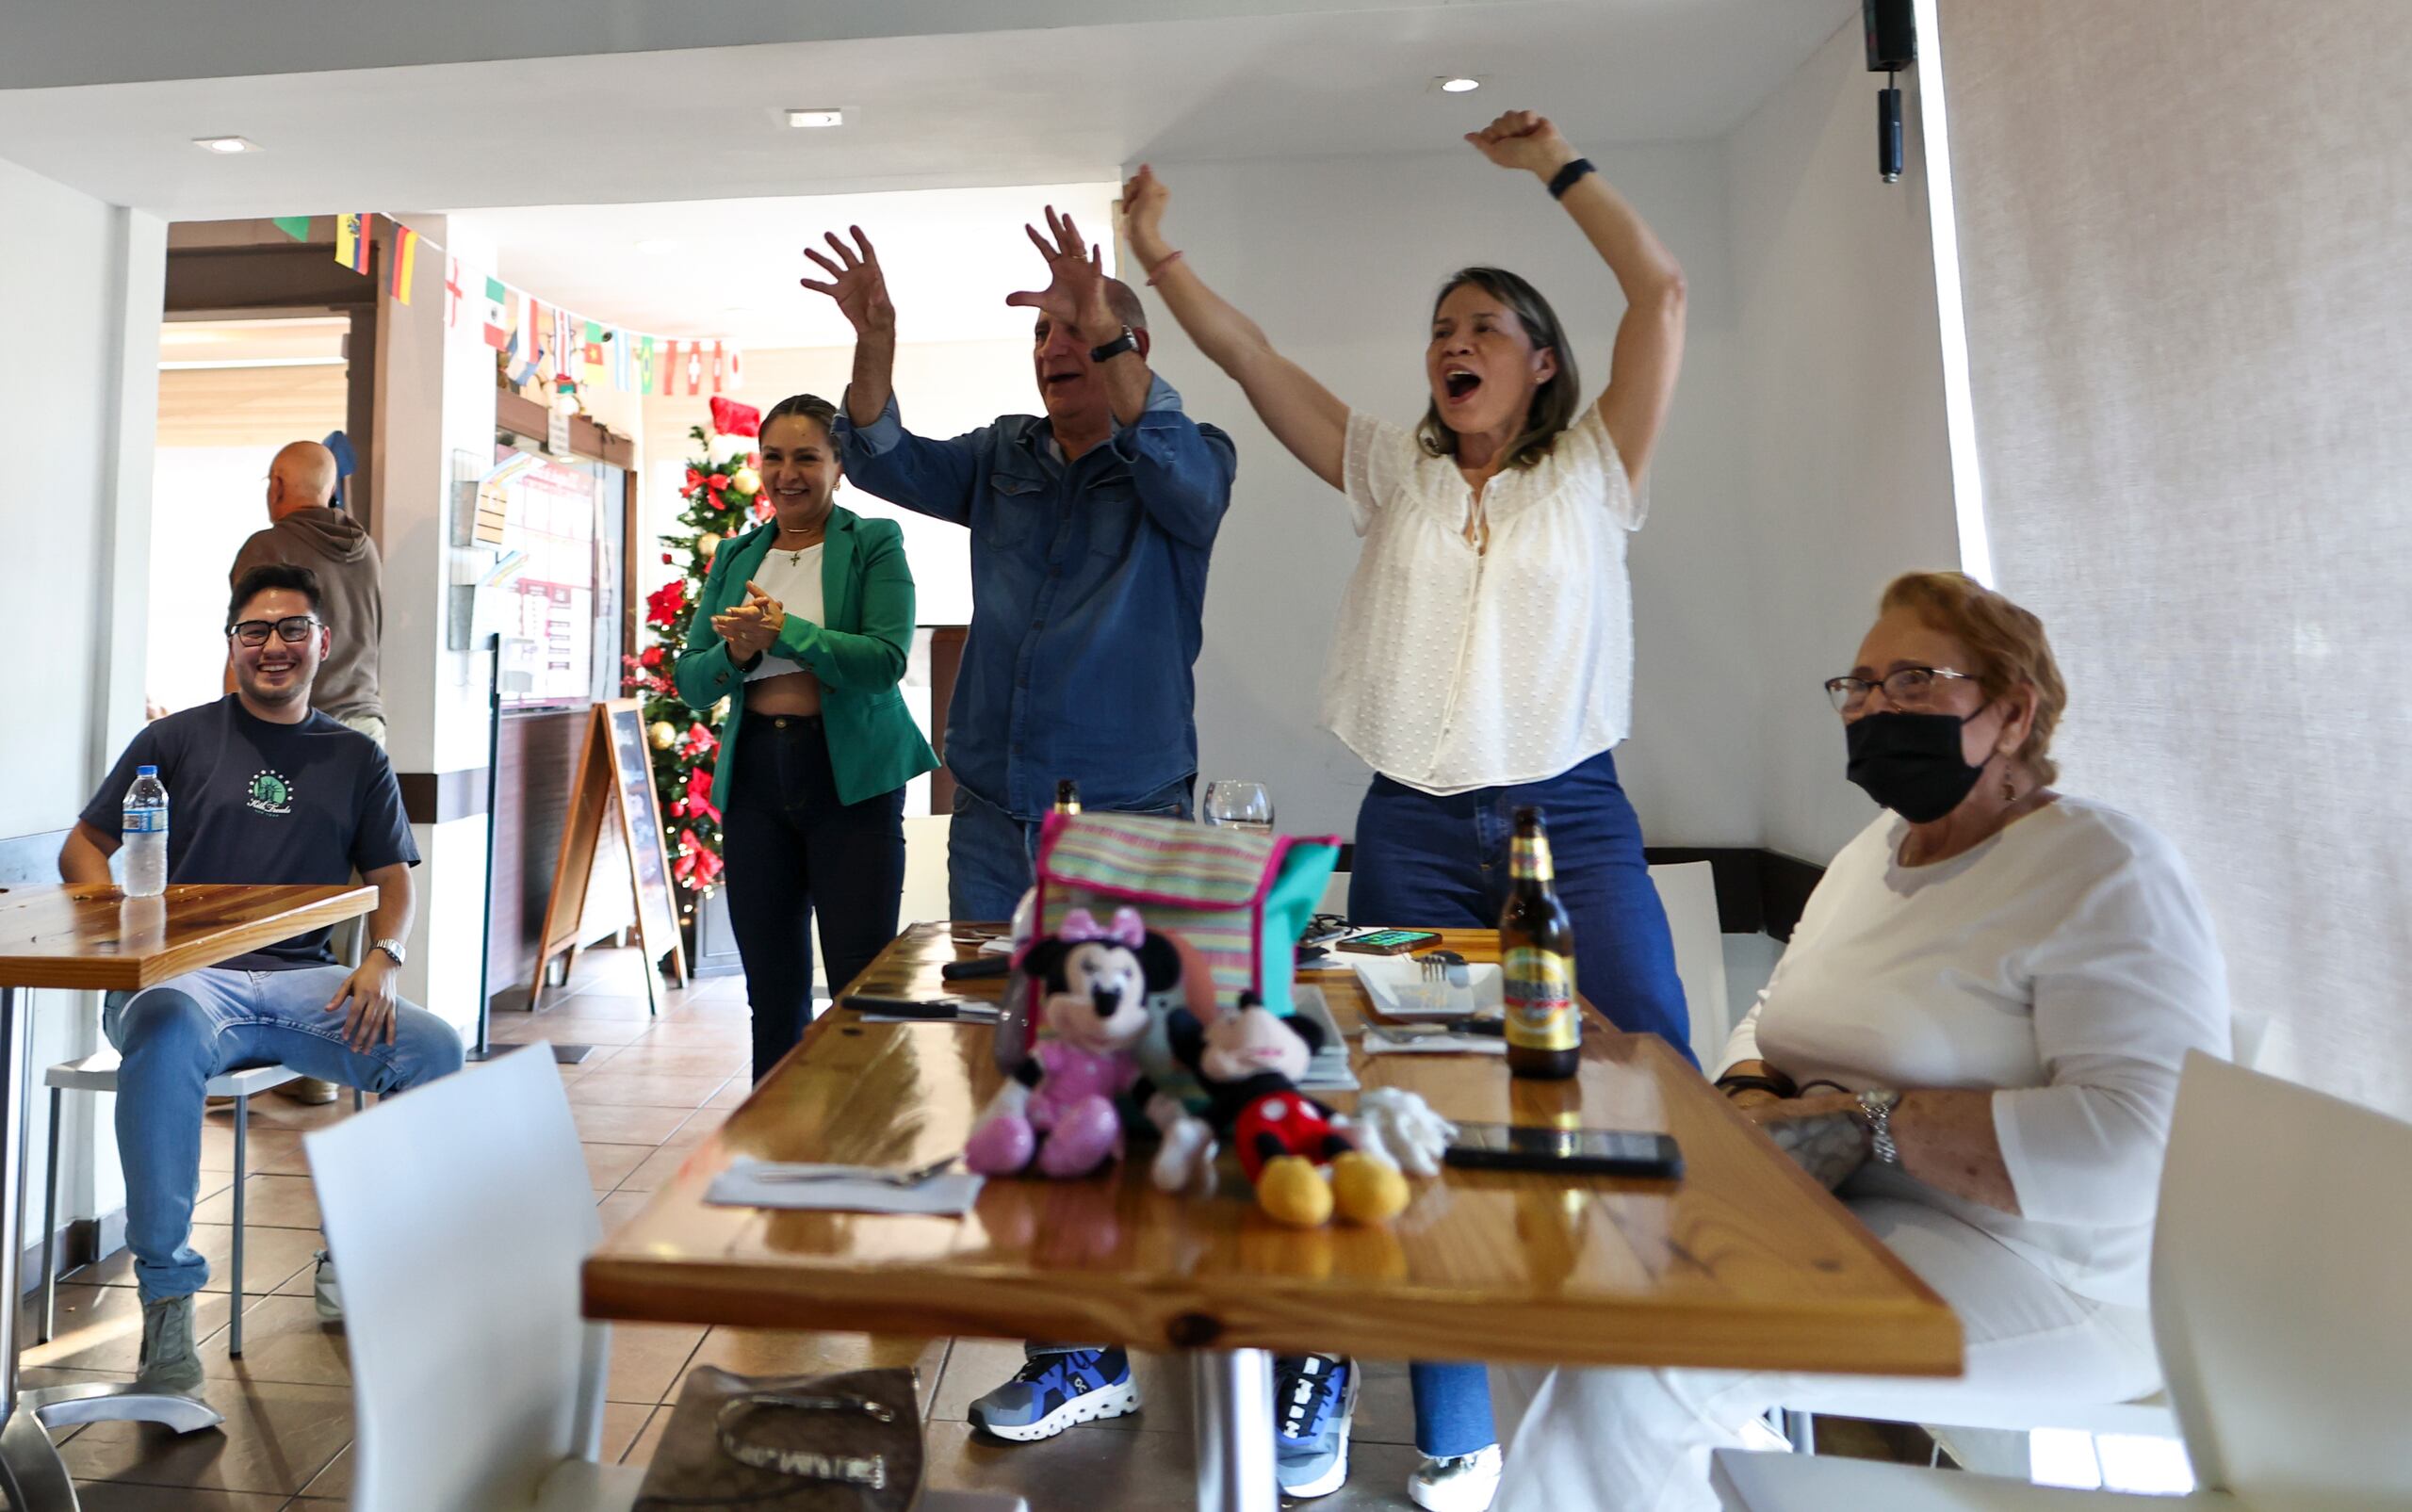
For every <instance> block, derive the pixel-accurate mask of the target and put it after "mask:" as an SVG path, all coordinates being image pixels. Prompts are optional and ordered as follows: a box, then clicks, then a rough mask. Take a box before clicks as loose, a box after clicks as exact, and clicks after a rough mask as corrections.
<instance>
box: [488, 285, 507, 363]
mask: <svg viewBox="0 0 2412 1512" xmlns="http://www.w3.org/2000/svg"><path fill="white" fill-rule="evenodd" d="M510 301H511V285H508V284H505V283H504V282H503V281H502V280H500V279H498V278H489V279H487V280H486V345H487V346H489V347H492V348H493V349H494V350H497V351H500V350H502V348H503V343H505V342H507V341H509V340H510V339H511V333H510V329H509V328H510V320H511V316H510V310H509V306H510Z"/></svg>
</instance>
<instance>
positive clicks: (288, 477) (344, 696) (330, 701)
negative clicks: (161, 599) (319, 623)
mask: <svg viewBox="0 0 2412 1512" xmlns="http://www.w3.org/2000/svg"><path fill="white" fill-rule="evenodd" d="M334 492H335V457H334V452H332V451H329V450H328V449H327V448H326V447H322V446H320V445H319V444H318V442H315V441H296V442H294V443H293V444H291V445H290V446H287V447H285V448H284V449H283V450H281V451H279V452H278V453H277V454H276V460H275V461H274V462H273V463H269V473H268V517H269V528H267V529H265V530H261V531H259V532H257V533H256V534H254V535H253V537H252V538H251V539H250V540H248V541H246V542H244V543H243V549H242V550H240V551H238V552H236V554H235V565H234V568H233V569H232V570H231V571H230V572H228V574H227V580H228V583H229V585H230V586H231V585H232V584H233V582H234V580H235V579H236V578H239V577H242V576H243V574H245V573H247V572H249V571H251V570H252V569H253V567H257V566H260V565H262V564H263V563H266V562H271V561H282V562H289V563H291V564H292V565H294V566H297V567H307V568H309V569H310V570H311V571H312V572H314V573H316V574H318V590H319V593H320V594H321V595H322V596H321V605H320V609H319V612H320V613H321V614H323V615H324V616H325V617H326V621H327V626H328V627H329V628H330V629H332V630H333V631H334V650H333V651H332V653H331V654H330V655H329V656H328V658H327V661H326V665H324V666H322V667H320V668H319V669H318V680H317V682H315V683H314V684H312V685H311V689H310V707H313V708H316V709H318V710H319V711H320V712H321V713H324V714H326V715H328V716H330V717H332V718H334V719H336V720H340V721H341V722H342V723H345V724H348V725H350V727H351V728H353V729H355V730H358V731H359V732H360V733H361V734H363V735H366V736H367V737H368V738H369V739H370V740H375V741H376V742H377V743H378V744H379V745H381V746H382V745H383V744H384V743H385V701H384V699H383V696H382V695H381V694H380V692H379V691H378V686H377V643H378V642H379V640H381V639H382V638H383V635H384V631H385V600H384V593H383V587H382V578H383V573H384V568H383V563H382V562H381V561H379V560H378V556H377V543H376V542H374V541H371V540H370V539H368V532H367V531H366V530H364V529H362V528H360V526H359V525H358V524H357V523H356V522H354V521H353V519H352V518H351V516H350V515H349V514H346V513H345V512H343V511H341V510H336V509H329V508H328V507H327V500H329V499H331V498H333V497H334ZM227 675H228V676H229V677H230V678H231V677H232V676H233V672H232V670H231V669H230V670H229V672H228V674H227ZM230 688H231V684H230Z"/></svg>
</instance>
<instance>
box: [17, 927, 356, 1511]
mask: <svg viewBox="0 0 2412 1512" xmlns="http://www.w3.org/2000/svg"><path fill="white" fill-rule="evenodd" d="M376 905H377V889H376V888H374V887H355V886H335V887H235V886H183V887H170V888H169V889H168V891H167V895H166V896H165V897H163V898H126V897H124V896H123V895H122V894H121V893H120V892H119V891H118V889H117V888H115V887H85V886H59V885H57V884H45V885H42V886H6V887H0V1049H5V1054H6V1065H5V1068H4V1069H0V1297H5V1298H7V1299H8V1301H9V1303H10V1305H9V1306H7V1307H0V1495H5V1496H6V1497H7V1498H8V1505H9V1506H10V1507H11V1508H14V1509H16V1512H54V1509H59V1508H64V1509H67V1512H73V1508H74V1506H75V1486H74V1482H73V1480H71V1479H70V1478H69V1476H68V1474H67V1467H66V1466H65V1464H63V1463H62V1462H61V1461H60V1459H59V1457H58V1451H57V1449H55V1448H54V1447H52V1445H51V1441H50V1435H49V1434H48V1433H47V1432H46V1431H45V1425H49V1426H57V1425H60V1424H63V1423H91V1422H97V1421H101V1420H104V1419H136V1420H139V1421H142V1422H146V1423H166V1424H167V1425H168V1426H170V1427H171V1428H174V1429H176V1430H177V1431H179V1432H185V1433H189V1432H191V1431H192V1430H193V1429H195V1428H204V1427H208V1426H209V1425H211V1424H212V1423H218V1422H220V1421H221V1420H220V1415H219V1414H218V1413H217V1412H216V1411H215V1410H214V1409H213V1408H211V1407H210V1406H209V1404H208V1403H206V1402H204V1401H203V1400H201V1399H200V1398H199V1397H197V1396H179V1395H171V1394H156V1393H149V1392H139V1391H136V1390H133V1389H132V1388H131V1387H126V1386H111V1385H83V1386H62V1387H48V1388H44V1389H42V1390H33V1391H25V1392H22V1393H21V1392H19V1391H18V1390H17V1348H18V1338H17V1326H18V1319H19V1309H17V1308H16V1307H15V1306H14V1301H15V1299H16V1298H17V1297H18V1296H19V1295H21V1294H22V1293H21V1291H20V1288H19V1285H18V1275H17V1269H18V1260H19V1256H20V1253H21V1245H22V1243H23V1239H22V1235H23V1211H22V1206H21V1205H22V1203H23V1201H24V1185H25V1116H26V1114H27V1112H28V1111H29V1110H30V1109H31V1107H32V1106H33V1065H32V1062H31V1059H30V1057H29V1054H28V1052H27V1048H26V1040H27V1037H28V1036H27V1033H26V1025H25V1016H24V1014H21V1013H19V1012H18V1001H17V994H18V990H19V989H20V988H27V989H30V988H36V987H64V988H70V989H74V988H84V989H97V990H104V991H111V990H115V991H138V990H139V989H141V988H143V987H152V986H156V985H158V984H160V983H162V982H166V981H169V980H171V978H174V977H179V976H182V975H184V974H185V973H186V972H187V971H193V970H198V969H200V968H201V967H207V966H215V965H217V964H218V963H219V962H220V961H224V960H228V959H230V958H232V957H234V956H237V955H241V954H244V953H246V952H247V951H253V950H257V949H258V948H259V947H261V946H263V945H273V944H275V943H276V942H277V941H279V940H284V939H290V938H292V937H293V936H294V935H306V934H308V933H309V932H310V931H312V930H314V929H321V928H325V927H327V926H329V925H333V924H339V923H341V922H343V921H344V920H345V919H356V918H358V917H359V916H361V915H363V914H366V913H367V912H369V911H370V910H371V909H373V908H375V907H376ZM50 1237H51V1236H49V1235H47V1234H45V1235H43V1236H42V1241H43V1242H44V1243H45V1244H47V1243H49V1242H50Z"/></svg>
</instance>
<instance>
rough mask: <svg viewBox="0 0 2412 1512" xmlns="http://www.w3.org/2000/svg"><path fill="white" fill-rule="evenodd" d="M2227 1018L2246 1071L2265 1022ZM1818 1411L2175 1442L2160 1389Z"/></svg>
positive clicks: (1851, 1402) (1908, 1391) (1948, 1390)
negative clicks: (2127, 1397) (2111, 1396)
mask: <svg viewBox="0 0 2412 1512" xmlns="http://www.w3.org/2000/svg"><path fill="white" fill-rule="evenodd" d="M2231 1019H2232V1021H2231V1023H2230V1026H2229V1029H2228V1041H2229V1047H2230V1049H2231V1052H2232V1054H2233V1056H2234V1058H2235V1063H2236V1064H2237V1065H2241V1066H2243V1067H2245V1068H2246V1069H2248V1070H2249V1069H2252V1068H2253V1067H2255V1066H2257V1065H2259V1064H2260V1060H2261V1052H2262V1049H2263V1048H2264V1047H2265V1046H2266V1045H2267V1044H2268V1041H2269V1035H2270V1016H2269V1015H2268V1014H2263V1013H2255V1012H2253V1011H2252V1010H2251V1009H2247V1008H2239V1009H2236V1010H2235V1011H2234V1013H2233V1014H2232V1016H2231ZM1817 1410H1818V1411H1819V1412H1820V1413H1823V1414H1825V1415H1826V1416H1829V1417H1837V1418H1869V1419H1874V1420H1875V1421H1877V1422H1880V1423H1933V1424H1937V1425H1942V1426H1948V1427H1954V1428H1990V1429H1996V1430H1999V1431H2002V1432H2007V1433H2041V1432H2045V1431H2046V1430H2050V1429H2055V1428H2057V1429H2064V1430H2067V1431H2070V1432H2074V1433H2083V1434H2093V1435H2094V1436H2096V1437H2100V1436H2103V1435H2110V1434H2117V1435H2131V1436H2134V1437H2137V1438H2143V1439H2175V1438H2177V1437H2178V1431H2177V1417H2176V1413H2174V1412H2172V1411H2171V1410H2170V1406H2169V1393H2168V1392H2167V1391H2166V1390H2160V1391H2155V1392H2153V1393H2152V1394H2151V1395H2150V1396H2143V1397H2138V1398H2137V1399H2136V1400H2134V1401H2132V1402H2056V1401H2051V1400H2048V1399H2045V1398H2042V1397H2032V1396H1985V1395H1980V1394H1979V1393H1977V1392H1973V1391H1965V1390H1960V1389H1959V1388H1958V1387H1957V1386H1956V1385H1954V1384H1953V1383H1951V1382H1948V1381H1935V1382H1921V1383H1918V1384H1916V1385H1913V1386H1909V1387H1899V1386H1894V1385H1890V1384H1887V1383H1884V1382H1870V1383H1869V1384H1868V1386H1867V1387H1866V1390H1865V1391H1864V1392H1853V1391H1851V1390H1848V1389H1844V1390H1840V1391H1839V1392H1835V1393H1829V1394H1827V1395H1825V1397H1824V1399H1823V1400H1821V1401H1820V1402H1819V1403H1818V1407H1817ZM1803 1416H1805V1414H1787V1415H1786V1426H1787V1429H1788V1430H1789V1431H1791V1432H1793V1433H1794V1435H1795V1442H1794V1447H1795V1448H1797V1449H1801V1450H1802V1451H1804V1452H1814V1451H1815V1447H1816V1444H1815V1439H1814V1430H1811V1429H1809V1428H1807V1427H1806V1425H1805V1424H1804V1425H1801V1426H1800V1427H1797V1428H1796V1427H1794V1426H1793V1420H1794V1419H1796V1418H1800V1417H1803Z"/></svg>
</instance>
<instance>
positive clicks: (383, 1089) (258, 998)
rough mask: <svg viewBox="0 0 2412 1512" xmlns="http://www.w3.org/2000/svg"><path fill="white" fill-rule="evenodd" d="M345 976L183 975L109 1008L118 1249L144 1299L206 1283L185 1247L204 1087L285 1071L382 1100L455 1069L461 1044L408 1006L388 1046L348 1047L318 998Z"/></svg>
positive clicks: (326, 971) (398, 1008)
mask: <svg viewBox="0 0 2412 1512" xmlns="http://www.w3.org/2000/svg"><path fill="white" fill-rule="evenodd" d="M350 974H351V972H350V968H349V967H340V966H325V967H304V968H302V969H301V970H295V971H236V970H230V969H228V968H226V967H209V968H207V969H205V970H201V971H194V972H190V973H188V974H187V975H185V976H180V977H177V978H175V979H174V980H173V981H171V982H165V983H162V984H159V985H158V986H155V987H152V988H150V989H148V990H146V991H143V992H138V993H136V994H134V995H133V996H132V997H129V998H125V999H122V1000H119V999H112V1000H111V1001H110V1003H109V1006H108V1008H107V1010H106V1012H105V1013H104V1014H103V1015H102V1016H101V1029H102V1031H103V1032H105V1033H106V1034H107V1035H108V1037H109V1043H110V1044H112V1045H114V1046H116V1047H117V1049H118V1053H119V1054H120V1055H121V1056H122V1057H123V1060H122V1065H120V1066H119V1068H118V1076H117V1144H118V1158H119V1159H120V1160H121V1161H122V1162H123V1163H124V1166H125V1242H126V1246H127V1247H128V1248H130V1249H132V1250H133V1251H134V1277H135V1282H136V1285H137V1287H138V1289H139V1291H140V1293H141V1295H142V1300H143V1301H144V1302H145V1303H146V1304H147V1303H152V1302H157V1301H160V1300H161V1299H163V1298H167V1297H180V1296H189V1295H191V1294H192V1293H195V1292H198V1291H200V1290H201V1286H202V1283H203V1282H204V1281H206V1280H207V1279H209V1263H208V1261H206V1260H203V1259H202V1258H201V1256H200V1255H199V1254H197V1253H195V1252H194V1250H193V1247H192V1205H193V1197H194V1195H195V1192H196V1189H197V1187H198V1184H199V1172H200V1169H201V1115H202V1109H203V1106H204V1102H205V1100H206V1099H205V1097H204V1093H203V1090H202V1089H203V1086H204V1083H206V1082H207V1081H209V1079H210V1078H211V1077H214V1076H218V1075H220V1074H221V1073H223V1072H227V1071H233V1070H237V1069H240V1068H241V1067H244V1066H252V1065H277V1064H279V1063H282V1064H284V1065H289V1066H291V1067H293V1069H295V1070H296V1071H299V1072H301V1073H302V1075H303V1076H314V1077H317V1078H318V1079H319V1080H321V1081H337V1082H341V1083H343V1084H344V1085H346V1086H353V1087H359V1088H361V1089H362V1090H364V1091H367V1092H374V1093H376V1094H378V1095H380V1096H381V1097H382V1096H383V1095H384V1094H387V1093H392V1092H400V1091H403V1090H405V1089H407V1088H410V1087H415V1086H417V1085H419V1084H420V1083H421V1082H425V1081H433V1080H434V1079H435V1078H437V1077H440V1076H447V1075H449V1074H450V1073H452V1072H454V1071H457V1070H459V1069H460V1068H461V1036H460V1035H458V1034H456V1033H454V1032H452V1026H451V1025H449V1024H448V1023H446V1022H445V1021H444V1020H442V1019H441V1018H438V1017H436V1016H434V1015H433V1014H431V1013H429V1012H427V1011H426V1010H425V1009H422V1008H416V1007H414V1006H412V1005H411V1004H409V1003H406V1002H404V1003H397V1004H396V1005H395V1008H394V1043H392V1044H391V1045H385V1044H379V1045H374V1046H371V1047H370V1048H369V1049H366V1050H355V1049H352V1048H351V1047H350V1046H349V1045H347V1044H345V1043H344V1038H343V1025H344V1015H343V1014H341V1013H333V1014H331V1013H328V1012H327V1011H326V1010H327V1000H328V999H330V998H332V997H334V995H335V993H336V991H337V990H338V989H339V988H341V987H342V985H343V984H344V980H345V978H347V977H349V976H350Z"/></svg>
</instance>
